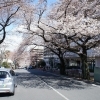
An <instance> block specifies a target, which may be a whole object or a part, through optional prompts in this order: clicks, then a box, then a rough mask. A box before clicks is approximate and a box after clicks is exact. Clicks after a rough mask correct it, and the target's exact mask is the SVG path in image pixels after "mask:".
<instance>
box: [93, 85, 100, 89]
mask: <svg viewBox="0 0 100 100" xmlns="http://www.w3.org/2000/svg"><path fill="white" fill-rule="evenodd" d="M92 86H95V87H99V88H100V86H98V85H95V84H92Z"/></svg>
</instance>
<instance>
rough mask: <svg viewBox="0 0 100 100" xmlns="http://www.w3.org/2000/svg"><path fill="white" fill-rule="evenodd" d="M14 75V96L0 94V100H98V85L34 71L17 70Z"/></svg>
mask: <svg viewBox="0 0 100 100" xmlns="http://www.w3.org/2000/svg"><path fill="white" fill-rule="evenodd" d="M16 73H18V77H17V82H18V86H17V88H16V92H15V95H14V96H10V95H9V94H0V100H100V86H99V85H98V86H97V85H93V84H89V83H85V82H83V81H78V80H75V79H73V78H67V77H64V76H58V75H54V74H50V73H48V72H44V71H40V70H36V69H32V70H29V71H27V70H24V69H18V70H16Z"/></svg>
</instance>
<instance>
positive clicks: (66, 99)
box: [35, 75, 69, 100]
mask: <svg viewBox="0 0 100 100" xmlns="http://www.w3.org/2000/svg"><path fill="white" fill-rule="evenodd" d="M35 76H36V77H38V76H37V75H35ZM38 78H39V79H40V80H42V79H41V78H40V77H38ZM42 81H43V80H42ZM43 83H44V84H46V85H47V86H48V87H49V88H51V89H52V90H53V91H55V92H56V93H57V94H59V95H60V96H61V97H62V98H64V99H65V100H69V99H68V98H67V97H65V96H64V95H63V94H61V93H60V92H58V91H57V90H56V89H54V88H53V87H52V86H50V85H48V84H47V83H46V82H45V81H43Z"/></svg>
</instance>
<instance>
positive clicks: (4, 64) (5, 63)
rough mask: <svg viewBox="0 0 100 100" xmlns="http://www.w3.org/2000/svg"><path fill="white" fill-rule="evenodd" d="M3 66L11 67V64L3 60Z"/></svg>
mask: <svg viewBox="0 0 100 100" xmlns="http://www.w3.org/2000/svg"><path fill="white" fill-rule="evenodd" d="M2 66H3V67H5V68H10V66H9V64H8V63H7V62H3V63H2Z"/></svg>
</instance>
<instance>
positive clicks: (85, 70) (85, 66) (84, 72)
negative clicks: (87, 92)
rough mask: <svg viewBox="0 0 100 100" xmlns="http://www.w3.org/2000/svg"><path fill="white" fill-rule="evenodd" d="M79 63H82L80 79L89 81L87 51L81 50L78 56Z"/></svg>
mask: <svg viewBox="0 0 100 100" xmlns="http://www.w3.org/2000/svg"><path fill="white" fill-rule="evenodd" d="M80 58H81V62H82V66H81V69H82V78H83V79H90V72H89V67H88V64H87V51H86V49H83V51H82V54H80Z"/></svg>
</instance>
